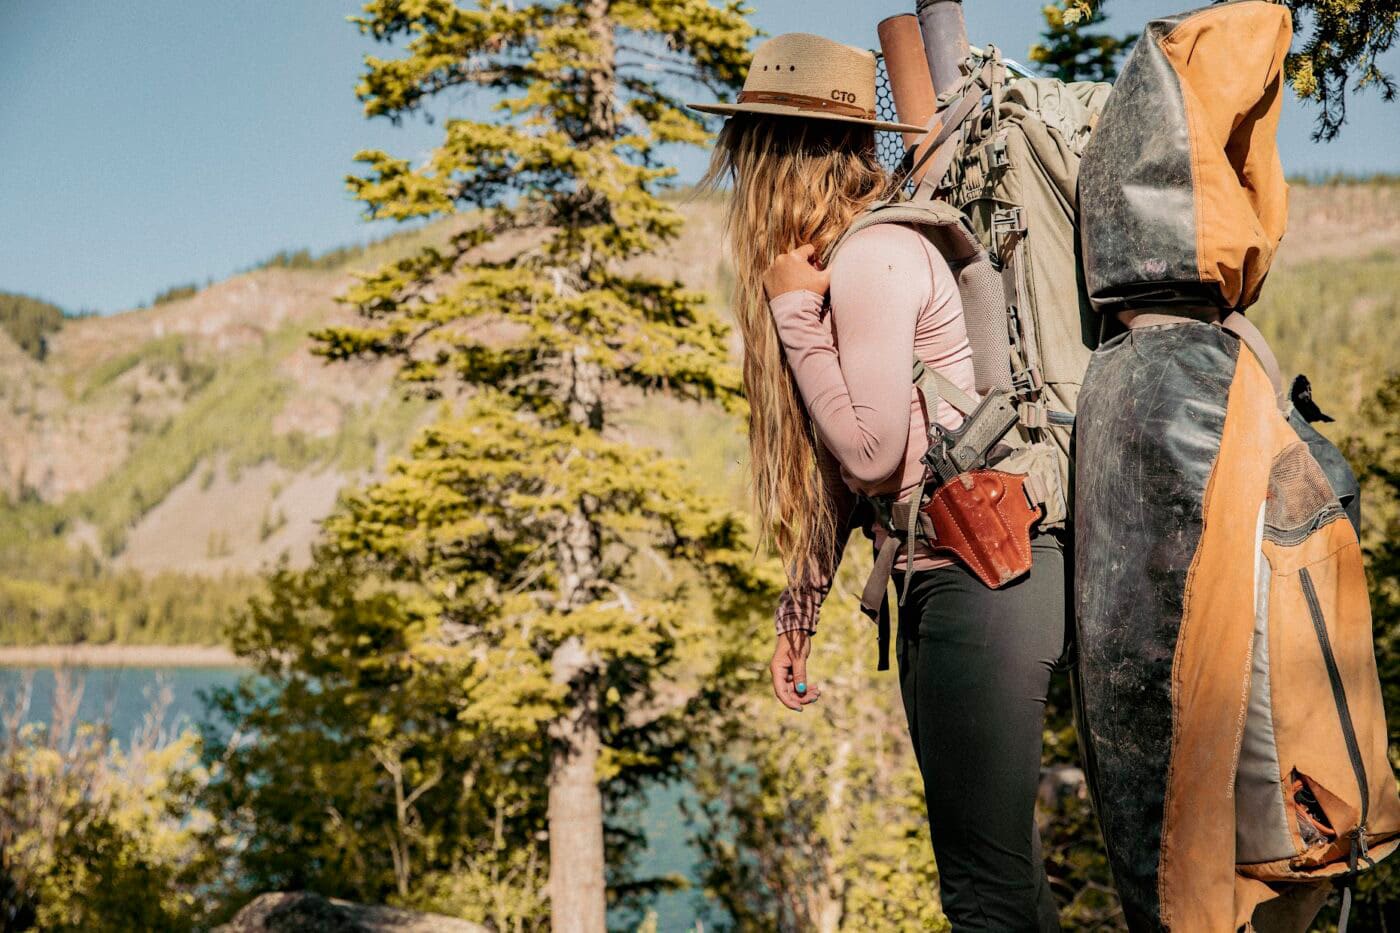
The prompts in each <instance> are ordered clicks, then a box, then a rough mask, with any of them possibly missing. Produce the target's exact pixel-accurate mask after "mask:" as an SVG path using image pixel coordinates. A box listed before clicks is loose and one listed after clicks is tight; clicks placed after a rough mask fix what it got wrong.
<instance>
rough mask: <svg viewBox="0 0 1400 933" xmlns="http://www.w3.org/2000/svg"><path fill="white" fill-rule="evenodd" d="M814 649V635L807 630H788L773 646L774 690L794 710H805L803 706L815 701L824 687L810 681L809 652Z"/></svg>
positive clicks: (779, 699)
mask: <svg viewBox="0 0 1400 933" xmlns="http://www.w3.org/2000/svg"><path fill="white" fill-rule="evenodd" d="M810 651H811V635H810V634H809V633H807V632H787V633H784V634H782V635H779V636H778V643H777V645H776V646H775V647H774V649H773V661H772V663H771V664H770V665H769V668H768V669H769V673H771V674H772V676H773V693H774V695H775V696H777V698H778V701H779V702H781V703H782V704H783V705H784V706H786V707H787V708H788V709H790V710H795V711H797V712H799V713H800V712H802V707H804V706H806V705H807V704H809V703H815V702H816V701H817V698H818V697H820V696H821V690H819V689H818V688H817V687H815V686H813V685H812V684H810V683H808V682H807V655H808V653H809V652H810Z"/></svg>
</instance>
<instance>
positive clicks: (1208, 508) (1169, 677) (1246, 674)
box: [1075, 0, 1400, 933]
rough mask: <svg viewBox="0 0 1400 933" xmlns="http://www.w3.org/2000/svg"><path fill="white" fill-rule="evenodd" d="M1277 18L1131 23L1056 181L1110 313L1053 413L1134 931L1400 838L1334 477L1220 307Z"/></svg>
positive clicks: (1318, 443) (1088, 747)
mask: <svg viewBox="0 0 1400 933" xmlns="http://www.w3.org/2000/svg"><path fill="white" fill-rule="evenodd" d="M1291 36H1292V30H1291V28H1290V26H1289V14H1288V11H1287V9H1286V8H1284V7H1282V6H1279V5H1276V4H1272V3H1265V2H1260V0H1239V2H1233V3H1226V4H1221V5H1218V6H1212V7H1207V8H1205V9H1203V10H1197V11H1192V12H1187V13H1182V14H1179V15H1177V16H1173V17H1168V18H1165V19H1161V20H1155V21H1153V22H1151V23H1149V24H1148V26H1147V29H1146V30H1145V31H1144V35H1143V39H1142V40H1141V41H1140V42H1139V43H1138V45H1137V46H1136V48H1135V49H1134V51H1133V53H1132V55H1131V56H1130V58H1129V59H1128V62H1127V63H1126V64H1125V66H1124V68H1123V71H1122V73H1121V75H1120V77H1119V82H1118V85H1117V87H1116V89H1115V91H1114V93H1113V97H1112V98H1111V99H1110V101H1109V102H1108V104H1107V105H1106V106H1105V108H1104V110H1103V114H1102V118H1101V120H1100V121H1099V125H1098V127H1097V130H1096V132H1095V135H1094V138H1093V140H1092V142H1091V144H1090V146H1089V148H1088V150H1087V152H1086V154H1085V157H1084V165H1083V171H1082V173H1081V177H1080V181H1081V193H1082V197H1083V201H1082V203H1083V211H1082V213H1081V226H1082V237H1083V240H1082V249H1083V256H1084V266H1085V272H1086V277H1087V279H1088V284H1089V291H1090V294H1091V297H1092V299H1093V301H1094V304H1095V307H1096V308H1100V309H1102V310H1104V311H1113V312H1117V311H1125V310H1126V311H1131V312H1133V314H1132V315H1123V316H1124V317H1128V318H1130V319H1129V320H1127V321H1126V322H1125V323H1127V325H1128V330H1127V332H1126V333H1124V334H1121V335H1119V336H1117V337H1115V338H1113V339H1112V340H1109V341H1106V342H1105V343H1104V344H1103V345H1102V346H1100V347H1099V348H1098V349H1097V350H1095V351H1094V354H1093V357H1092V359H1091V362H1090V365H1089V369H1088V371H1087V373H1086V375H1085V379H1084V384H1083V389H1082V393H1081V395H1080V398H1079V411H1078V418H1077V422H1076V428H1075V431H1076V436H1075V442H1076V452H1077V458H1076V484H1075V497H1076V504H1075V505H1076V514H1077V522H1076V525H1075V602H1076V607H1075V608H1076V613H1075V615H1076V624H1077V627H1078V650H1079V661H1078V669H1077V676H1078V685H1079V694H1080V699H1081V702H1080V704H1079V716H1080V723H1081V725H1080V730H1079V732H1080V737H1081V740H1082V741H1083V745H1084V753H1085V759H1086V765H1087V771H1088V776H1089V781H1090V787H1091V789H1092V790H1093V794H1094V799H1095V810H1096V812H1097V814H1098V817H1099V821H1100V825H1101V826H1102V829H1103V835H1104V841H1105V844H1106V846H1107V849H1108V853H1109V861H1110V865H1111V867H1112V869H1113V874H1114V880H1115V883H1116V887H1117V888H1118V891H1119V894H1120V897H1121V899H1122V903H1123V907H1124V911H1125V913H1126V915H1127V919H1128V922H1129V926H1130V927H1131V928H1133V929H1138V928H1142V929H1164V930H1180V931H1190V933H1194V931H1197V930H1235V929H1239V928H1240V927H1241V926H1243V925H1247V924H1249V923H1250V922H1251V917H1252V916H1253V913H1254V910H1255V908H1256V907H1257V906H1258V905H1259V904H1261V903H1263V902H1265V901H1267V900H1270V899H1273V898H1276V897H1279V896H1280V894H1281V893H1282V891H1283V890H1284V889H1286V888H1287V886H1288V885H1289V884H1297V883H1304V884H1314V883H1319V882H1326V881H1328V880H1329V879H1332V880H1339V881H1350V879H1352V878H1354V877H1355V875H1356V874H1357V873H1358V872H1359V871H1362V870H1364V869H1366V868H1369V867H1370V866H1372V865H1374V864H1375V862H1376V861H1378V860H1379V859H1381V858H1384V857H1386V856H1387V855H1389V854H1390V853H1391V852H1393V851H1394V850H1395V849H1396V847H1397V846H1400V795H1397V793H1396V785H1395V779H1394V774H1393V772H1392V770H1391V765H1390V761H1389V758H1388V756H1387V742H1388V733H1387V728H1386V720H1385V710H1384V708H1383V706H1382V701H1381V699H1382V698H1381V687H1380V681H1379V677H1378V674H1377V669H1376V662H1375V656H1374V643H1373V641H1372V631H1371V613H1370V603H1369V598H1368V593H1367V586H1366V577H1365V568H1364V564H1363V561H1362V554H1361V549H1360V546H1359V544H1358V541H1357V529H1356V525H1355V524H1354V522H1356V521H1358V520H1359V506H1358V504H1357V501H1356V498H1355V497H1356V490H1357V487H1356V481H1355V477H1354V476H1352V475H1351V472H1350V470H1349V469H1348V468H1347V466H1346V463H1345V459H1344V458H1343V457H1342V456H1341V455H1340V453H1339V452H1338V451H1337V450H1336V448H1335V447H1334V446H1332V445H1331V444H1330V442H1328V441H1327V440H1326V439H1325V438H1323V437H1322V435H1321V434H1319V433H1318V432H1316V431H1314V430H1313V429H1312V428H1311V427H1310V426H1309V425H1308V424H1307V423H1306V421H1305V420H1304V419H1303V418H1302V417H1301V416H1300V413H1299V412H1298V411H1297V410H1296V408H1295V406H1294V405H1293V403H1292V398H1291V393H1289V392H1287V391H1285V388H1284V385H1283V382H1282V380H1281V378H1280V377H1279V373H1278V367H1277V363H1276V362H1274V359H1273V353H1272V352H1271V351H1270V350H1269V348H1268V346H1267V344H1266V343H1265V342H1264V340H1263V338H1262V336H1261V335H1259V333H1258V331H1257V330H1255V329H1254V328H1253V326H1252V325H1251V324H1249V323H1248V321H1247V320H1246V319H1245V318H1244V317H1243V314H1242V313H1239V312H1240V311H1241V309H1243V308H1245V307H1247V306H1248V305H1249V304H1251V303H1252V302H1253V301H1254V300H1255V298H1256V297H1257V296H1258V294H1259V289H1260V287H1261V286H1262V283H1263V282H1264V279H1265V276H1266V275H1267V272H1268V268H1269V263H1270V260H1271V259H1272V256H1273V252H1274V248H1275V247H1276V246H1277V244H1278V241H1279V239H1280V237H1281V236H1282V234H1283V225H1282V216H1283V213H1284V204H1285V203H1286V200H1285V198H1284V194H1285V188H1284V185H1283V175H1282V170H1281V168H1280V167H1279V165H1278V156H1277V151H1276V149H1275V148H1274V145H1273V129H1274V127H1275V126H1276V125H1277V118H1278V106H1279V97H1280V94H1281V71H1282V62H1283V57H1284V54H1285V53H1286V51H1287V49H1288V43H1289V39H1290V38H1291ZM1206 90H1210V91H1211V93H1205V91H1206ZM1198 91H1200V92H1201V93H1198ZM1222 128H1223V129H1224V132H1222V131H1221V130H1222ZM1217 318H1219V320H1218V321H1217V320H1216V319H1217ZM1296 385H1297V384H1296V383H1295V386H1296ZM1344 497H1345V498H1346V499H1348V500H1349V503H1348V502H1344V501H1343V498H1344ZM1348 505H1350V512H1351V514H1348ZM1344 898H1345V900H1344V908H1343V917H1344V918H1345V917H1346V915H1347V912H1348V906H1347V905H1349V898H1350V888H1349V887H1348V889H1347V893H1346V895H1344ZM1345 924H1346V920H1345V919H1343V922H1342V928H1343V929H1344V928H1345Z"/></svg>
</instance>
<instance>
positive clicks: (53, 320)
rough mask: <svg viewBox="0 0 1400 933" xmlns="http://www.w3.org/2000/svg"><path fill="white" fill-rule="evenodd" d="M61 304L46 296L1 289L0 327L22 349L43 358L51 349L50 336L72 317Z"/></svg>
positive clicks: (37, 357)
mask: <svg viewBox="0 0 1400 933" xmlns="http://www.w3.org/2000/svg"><path fill="white" fill-rule="evenodd" d="M69 316H70V315H68V314H66V313H65V312H64V310H63V309H62V308H60V307H59V306H58V305H56V304H53V303H51V302H48V301H44V300H43V299H42V298H33V297H30V296H29V295H19V294H15V293H13V292H0V327H3V328H4V329H5V333H7V334H9V335H10V339H12V340H14V342H15V343H17V344H19V348H20V349H21V350H23V351H24V352H25V353H28V354H29V355H30V356H32V357H34V358H35V359H36V360H40V361H42V360H43V359H44V357H45V356H46V355H47V354H48V352H49V344H48V337H49V335H50V334H52V333H54V332H55V331H57V330H58V329H59V328H60V327H62V326H63V321H64V318H66V317H69Z"/></svg>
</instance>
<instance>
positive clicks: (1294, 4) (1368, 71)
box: [1031, 0, 1400, 142]
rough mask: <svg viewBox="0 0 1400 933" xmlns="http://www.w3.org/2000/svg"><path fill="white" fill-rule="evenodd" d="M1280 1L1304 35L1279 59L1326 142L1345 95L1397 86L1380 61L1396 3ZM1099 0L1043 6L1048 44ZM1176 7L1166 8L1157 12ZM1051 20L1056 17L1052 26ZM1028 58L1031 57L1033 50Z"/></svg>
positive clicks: (1096, 13)
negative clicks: (1314, 109) (1297, 45)
mask: <svg viewBox="0 0 1400 933" xmlns="http://www.w3.org/2000/svg"><path fill="white" fill-rule="evenodd" d="M1216 2H1219V0H1216ZM1283 2H1284V3H1285V5H1286V6H1287V7H1288V8H1289V9H1290V10H1292V11H1293V31H1294V32H1295V33H1304V32H1306V33H1307V38H1306V39H1305V40H1304V42H1303V45H1302V47H1301V48H1300V49H1298V51H1296V52H1292V53H1290V54H1289V56H1288V58H1287V59H1286V60H1285V62H1284V73H1285V74H1286V75H1287V77H1288V80H1289V82H1290V83H1291V84H1292V85H1293V90H1294V93H1296V94H1297V95H1298V97H1299V98H1301V99H1302V100H1306V101H1310V102H1312V103H1314V104H1317V106H1318V113H1317V123H1316V127H1315V129H1314V130H1313V139H1314V140H1317V141H1320V142H1330V141H1332V140H1333V139H1336V138H1337V135H1338V134H1339V133H1341V131H1342V125H1343V124H1344V123H1346V119H1347V94H1348V93H1355V92H1359V91H1364V90H1367V89H1368V88H1370V89H1376V90H1378V91H1379V92H1380V95H1381V99H1382V100H1385V101H1393V100H1395V96H1396V92H1397V91H1398V90H1400V86H1397V84H1396V82H1395V76H1394V75H1392V74H1390V73H1389V72H1387V71H1386V70H1385V69H1384V68H1382V67H1381V65H1380V59H1381V56H1382V55H1384V54H1385V53H1386V52H1387V51H1389V50H1390V48H1391V47H1392V46H1393V45H1394V44H1395V41H1396V38H1397V36H1400V7H1397V6H1396V3H1395V0H1283ZM1103 3H1104V0H1060V7H1061V8H1062V9H1059V10H1057V12H1056V13H1055V14H1053V15H1052V13H1051V11H1052V10H1056V8H1054V7H1051V8H1050V9H1048V10H1047V11H1046V19H1047V20H1048V21H1049V22H1050V26H1051V29H1050V32H1049V33H1048V34H1047V35H1048V36H1049V38H1050V39H1051V47H1052V48H1053V47H1056V45H1057V44H1060V45H1063V44H1064V43H1065V42H1068V41H1069V37H1070V36H1071V34H1072V31H1073V30H1074V29H1076V28H1077V26H1078V24H1079V23H1081V22H1083V23H1086V25H1087V24H1089V23H1093V22H1098V21H1099V20H1100V19H1101V18H1102V15H1103V13H1102V11H1103ZM1176 10H1177V7H1176V6H1172V7H1170V8H1166V7H1164V8H1163V9H1162V10H1161V11H1160V12H1161V13H1164V14H1165V13H1174V12H1176ZM1056 18H1058V19H1059V20H1060V24H1059V25H1058V26H1057V25H1056ZM1124 41H1125V42H1128V43H1131V41H1132V40H1131V39H1127V40H1124ZM1037 47H1038V48H1039V47H1043V46H1037ZM1031 57H1032V58H1035V52H1034V51H1032V53H1031ZM1037 60H1038V59H1037ZM1348 83H1350V88H1348Z"/></svg>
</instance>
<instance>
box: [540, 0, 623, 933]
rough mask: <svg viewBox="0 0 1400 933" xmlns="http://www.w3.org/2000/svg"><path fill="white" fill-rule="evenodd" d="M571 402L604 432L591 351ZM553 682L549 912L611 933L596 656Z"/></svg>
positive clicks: (601, 98)
mask: <svg viewBox="0 0 1400 933" xmlns="http://www.w3.org/2000/svg"><path fill="white" fill-rule="evenodd" d="M608 7H609V0H586V2H585V3H584V5H583V8H582V10H581V16H582V19H583V20H584V25H585V26H586V28H587V30H588V34H589V38H590V39H592V40H593V41H594V42H595V43H596V44H597V59H596V60H595V62H594V63H593V65H594V67H593V68H591V69H590V71H589V74H588V76H587V81H586V89H585V93H586V94H587V96H588V101H589V124H590V127H589V129H590V131H591V133H592V134H593V135H594V137H595V138H596V139H600V140H610V139H611V138H612V137H613V136H614V135H615V134H616V117H615V113H614V107H613V103H614V101H613V97H614V91H615V88H614V82H615V80H616V75H615V69H614V63H613V58H614V54H615V46H614V42H613V26H612V21H611V19H610V17H609V13H608ZM568 363H569V369H570V372H569V374H568V383H567V386H566V390H565V391H566V395H567V398H566V403H567V410H568V413H569V420H571V421H573V422H574V423H575V424H577V425H579V426H580V427H583V428H585V429H587V430H591V431H598V432H601V431H602V430H603V376H602V370H601V368H600V367H599V366H598V364H597V363H596V362H593V361H592V360H591V359H589V353H588V350H587V348H586V347H583V346H580V347H578V348H577V349H575V350H574V351H573V353H571V354H570V358H569V361H568ZM588 513H589V502H588V497H587V496H584V497H583V499H582V501H580V502H579V503H578V505H577V507H576V508H575V510H574V511H573V512H572V513H570V514H569V515H567V516H566V517H565V518H564V520H563V527H562V528H561V529H560V530H561V534H560V536H559V546H558V560H559V580H560V587H559V588H560V594H559V595H560V608H561V610H562V611H568V610H569V609H571V608H575V607H578V606H582V605H585V604H587V603H588V602H590V601H591V600H592V599H594V598H595V597H596V593H597V589H598V583H599V578H600V576H601V572H600V567H601V559H600V554H599V544H598V534H597V530H596V529H595V528H594V527H593V522H592V519H591V518H590V516H589V514H588ZM551 663H552V668H553V674H552V676H553V679H554V682H555V683H558V684H567V685H569V689H570V694H569V701H568V705H567V709H566V711H565V713H564V714H563V715H562V716H560V717H559V718H558V719H557V720H555V721H554V722H553V723H552V724H551V725H550V730H549V733H550V739H551V746H552V751H551V759H550V774H549V902H550V903H549V906H550V918H551V928H552V930H553V931H554V933H606V931H607V885H606V873H605V870H606V864H607V863H606V860H605V853H604V850H603V793H602V789H601V788H600V787H599V786H598V772H597V766H598V756H599V754H600V753H601V751H602V747H603V740H602V734H601V733H600V731H599V725H598V703H599V696H598V691H599V682H598V680H599V679H598V673H599V672H598V659H597V658H595V657H592V656H591V655H590V654H589V653H588V652H587V651H586V650H585V649H584V646H583V644H582V643H581V642H580V641H579V639H577V638H570V639H568V640H567V641H565V642H564V643H563V644H562V645H560V646H559V648H558V649H556V650H555V652H554V656H553V658H552V659H551Z"/></svg>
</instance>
